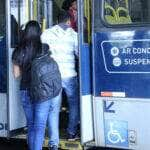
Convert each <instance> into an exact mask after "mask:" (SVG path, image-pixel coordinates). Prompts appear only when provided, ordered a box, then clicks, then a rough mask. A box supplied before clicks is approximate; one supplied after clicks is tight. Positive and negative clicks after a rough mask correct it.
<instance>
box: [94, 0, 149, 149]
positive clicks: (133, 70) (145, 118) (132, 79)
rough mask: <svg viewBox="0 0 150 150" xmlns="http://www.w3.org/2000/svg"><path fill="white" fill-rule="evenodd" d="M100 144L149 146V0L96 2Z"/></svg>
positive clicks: (96, 96) (97, 136) (97, 130)
mask: <svg viewBox="0 0 150 150" xmlns="http://www.w3.org/2000/svg"><path fill="white" fill-rule="evenodd" d="M92 35H93V40H92V43H93V50H92V51H93V55H92V56H93V59H92V60H93V63H92V66H93V75H92V76H93V89H94V99H93V108H94V109H93V110H94V127H95V132H94V133H95V142H96V146H104V147H115V148H125V149H136V150H147V149H148V148H149V147H150V142H149V137H150V128H149V124H150V119H149V114H150V109H149V108H150V92H149V91H150V1H149V0H145V1H142V0H94V1H93V34H92Z"/></svg>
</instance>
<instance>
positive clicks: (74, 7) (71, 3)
mask: <svg viewBox="0 0 150 150" xmlns="http://www.w3.org/2000/svg"><path fill="white" fill-rule="evenodd" d="M70 7H71V8H72V9H74V10H77V0H72V1H71V2H70Z"/></svg>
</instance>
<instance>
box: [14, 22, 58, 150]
mask: <svg viewBox="0 0 150 150" xmlns="http://www.w3.org/2000/svg"><path fill="white" fill-rule="evenodd" d="M40 36H41V28H40V26H39V24H38V22H36V21H29V22H28V23H27V24H26V27H25V30H24V32H23V36H22V38H21V39H20V44H19V45H18V47H17V48H16V49H15V50H14V52H13V55H12V62H13V73H14V76H15V77H16V78H17V77H19V76H20V75H21V84H20V91H21V101H22V105H23V108H24V112H25V116H26V120H27V127H28V135H27V143H28V147H29V149H30V150H42V145H43V141H44V134H45V127H46V121H47V117H48V114H49V110H50V106H51V101H52V98H53V97H52V96H51V95H50V94H49V93H50V91H52V88H53V87H52V85H50V84H51V83H50V81H49V79H50V78H44V82H43V83H42V80H38V78H37V80H35V79H33V78H34V77H33V76H34V72H33V71H32V70H33V69H32V65H33V62H34V64H36V65H37V67H38V66H39V68H38V69H40V67H43V68H44V70H43V72H44V73H47V72H48V73H50V71H49V68H48V67H47V65H48V63H53V64H52V65H53V66H55V69H56V70H57V64H56V63H55V62H54V61H53V59H50V56H49V54H48V46H47V45H44V44H42V43H41V40H40ZM41 60H42V61H43V62H42V63H43V64H44V65H45V66H43V65H41V64H40V62H41ZM44 60H47V62H46V63H47V64H45V63H44ZM38 63H39V64H38ZM34 69H35V68H34ZM48 73H47V74H46V75H49V74H48ZM56 73H57V74H58V76H57V79H56V80H57V86H58V88H57V92H55V95H54V98H55V96H56V97H57V95H58V94H59V92H60V90H61V78H60V76H59V71H57V72H56ZM40 75H41V74H36V75H35V76H37V77H38V76H40ZM55 76H56V75H55ZM54 90H55V89H54ZM39 93H40V95H39ZM31 95H32V96H31Z"/></svg>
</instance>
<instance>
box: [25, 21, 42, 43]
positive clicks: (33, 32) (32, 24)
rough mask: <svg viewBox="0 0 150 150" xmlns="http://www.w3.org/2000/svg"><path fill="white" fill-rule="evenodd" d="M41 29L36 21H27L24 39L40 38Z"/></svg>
mask: <svg viewBox="0 0 150 150" xmlns="http://www.w3.org/2000/svg"><path fill="white" fill-rule="evenodd" d="M41 33H42V32H41V28H40V25H39V23H38V22H37V21H34V20H32V21H29V22H28V23H27V24H26V26H25V30H24V36H25V39H30V40H32V39H39V38H40V36H41Z"/></svg>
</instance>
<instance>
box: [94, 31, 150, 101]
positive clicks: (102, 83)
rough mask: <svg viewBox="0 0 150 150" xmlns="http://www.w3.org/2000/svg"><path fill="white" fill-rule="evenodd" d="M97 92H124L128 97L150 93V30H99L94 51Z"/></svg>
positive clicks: (98, 94)
mask: <svg viewBox="0 0 150 150" xmlns="http://www.w3.org/2000/svg"><path fill="white" fill-rule="evenodd" d="M93 63H94V64H93V66H94V71H93V76H94V95H95V96H100V95H101V92H105V91H107V92H123V93H125V96H126V97H131V98H149V97H150V32H148V31H147V30H146V29H145V30H144V29H143V30H141V31H140V30H139V31H117V32H112V31H111V32H101V33H99V32H97V33H95V36H94V53H93Z"/></svg>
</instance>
